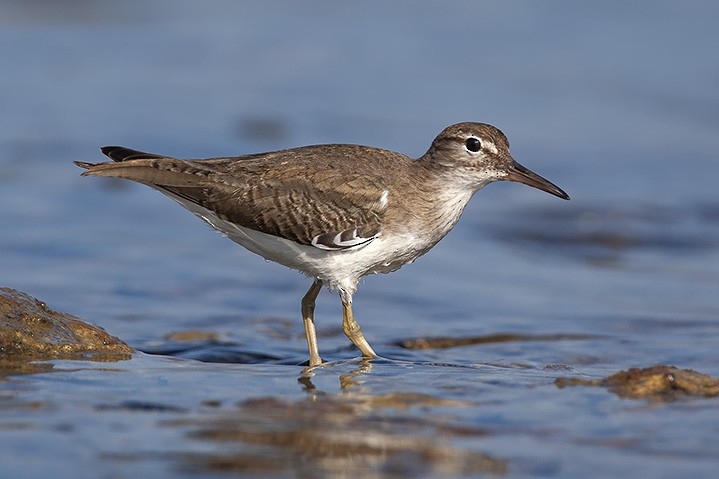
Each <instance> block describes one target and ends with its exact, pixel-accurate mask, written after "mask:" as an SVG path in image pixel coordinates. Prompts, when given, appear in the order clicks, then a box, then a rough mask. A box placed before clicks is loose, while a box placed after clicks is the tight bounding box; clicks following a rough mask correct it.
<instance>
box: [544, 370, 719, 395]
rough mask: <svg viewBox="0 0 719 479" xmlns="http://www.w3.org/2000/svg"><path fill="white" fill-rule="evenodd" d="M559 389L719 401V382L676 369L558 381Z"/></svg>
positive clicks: (696, 373) (559, 379) (698, 374)
mask: <svg viewBox="0 0 719 479" xmlns="http://www.w3.org/2000/svg"><path fill="white" fill-rule="evenodd" d="M556 385H557V386H559V387H560V388H561V387H565V386H604V387H606V388H608V389H609V390H610V391H612V392H613V393H615V394H616V395H617V396H619V397H625V398H631V399H660V400H662V401H673V400H675V399H679V398H681V397H685V396H703V397H716V396H718V395H719V378H715V377H712V376H709V375H706V374H702V373H698V372H696V371H694V370H692V369H679V368H677V367H675V366H665V365H658V366H650V367H647V368H631V369H629V370H628V371H619V372H618V373H615V374H612V375H611V376H607V377H606V378H604V379H579V378H558V379H557V380H556Z"/></svg>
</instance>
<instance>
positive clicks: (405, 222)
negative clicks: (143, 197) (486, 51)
mask: <svg viewBox="0 0 719 479" xmlns="http://www.w3.org/2000/svg"><path fill="white" fill-rule="evenodd" d="M101 151H102V153H104V154H105V155H106V156H107V157H108V158H110V159H111V160H113V161H112V162H105V163H84V162H75V164H76V165H78V166H80V167H82V168H85V169H86V170H87V171H85V172H83V175H96V176H110V177H115V178H125V179H128V180H133V181H136V182H138V183H142V184H145V185H148V186H150V187H152V188H155V189H157V190H159V191H160V192H162V193H163V194H165V195H167V196H169V197H170V198H172V199H173V200H175V201H177V202H178V203H180V204H181V205H182V206H184V207H185V208H187V209H188V210H190V211H191V212H192V213H194V214H195V215H197V216H199V217H200V218H201V219H203V220H204V221H206V222H207V223H209V224H210V225H211V226H212V227H214V228H216V229H218V230H219V231H221V232H222V233H224V234H225V235H227V236H228V237H229V238H230V239H232V240H233V241H235V242H237V243H239V244H241V245H242V246H244V247H245V248H247V249H249V250H250V251H252V252H253V253H256V254H259V255H260V256H263V257H264V258H266V259H269V260H272V261H276V262H278V263H280V264H283V265H285V266H288V267H290V268H294V269H297V270H299V271H302V272H303V273H305V274H307V275H308V276H310V277H312V278H314V282H313V283H312V286H310V289H309V290H308V291H307V293H306V294H305V296H304V297H303V298H302V318H303V320H304V326H305V333H306V335H307V344H308V348H309V365H310V366H318V365H320V364H322V359H321V357H320V354H319V350H318V347H317V335H316V332H315V324H314V309H315V299H316V298H317V295H318V294H319V292H320V289H322V286H326V287H328V288H329V289H330V290H337V291H339V296H340V299H341V301H342V310H343V322H342V329H343V331H344V333H345V334H346V335H347V337H348V338H349V339H350V341H352V343H353V344H354V345H355V346H356V347H357V348H358V349H359V350H360V351H361V353H362V355H363V356H366V357H377V354H376V353H375V352H374V350H373V349H372V347H371V346H370V345H369V343H368V342H367V340H366V339H365V338H364V335H363V334H362V331H361V330H360V327H359V324H358V323H357V321H355V319H354V316H353V314H352V294H353V293H354V292H355V290H356V289H357V284H358V282H359V280H360V278H362V277H363V276H365V275H368V274H374V273H389V272H391V271H395V270H397V269H399V268H401V267H402V266H404V265H405V264H409V263H412V262H413V261H414V260H415V259H417V258H418V257H419V256H421V255H423V254H424V253H426V252H427V251H429V250H430V249H431V248H432V247H433V246H434V245H435V244H437V242H439V241H440V240H441V239H442V238H444V237H445V235H447V233H448V232H449V231H450V230H451V229H452V228H453V227H454V225H455V224H456V223H457V221H458V220H459V217H460V215H461V214H462V211H463V210H464V208H465V206H466V205H467V203H468V202H469V200H470V198H471V197H472V195H473V194H474V193H475V192H476V191H477V190H479V189H480V188H482V187H483V186H485V185H487V184H489V183H491V182H493V181H498V180H509V181H517V182H520V183H524V184H526V185H529V186H533V187H535V188H538V189H540V190H543V191H546V192H547V193H551V194H553V195H555V196H558V197H559V198H563V199H565V200H568V199H569V196H568V195H567V194H566V193H565V192H564V191H562V190H561V189H560V188H559V187H557V186H556V185H554V184H552V183H551V182H549V181H548V180H546V179H544V178H542V177H541V176H539V175H537V174H536V173H533V172H531V171H529V170H528V169H526V168H525V167H523V166H522V165H520V164H519V163H517V162H515V161H514V159H512V156H511V155H510V153H509V142H508V141H507V137H506V136H504V134H503V133H502V132H501V131H500V130H499V129H497V128H495V127H493V126H491V125H488V124H484V123H458V124H456V125H452V126H450V127H447V128H446V129H444V130H443V131H442V132H441V133H440V134H439V135H438V136H437V138H435V139H434V141H433V142H432V145H431V146H430V148H429V150H427V152H426V153H425V154H424V155H422V156H421V157H420V158H417V159H413V158H410V157H408V156H405V155H403V154H400V153H395V152H392V151H388V150H383V149H379V148H372V147H369V146H360V145H344V144H334V145H316V146H305V147H300V148H291V149H287V150H281V151H274V152H269V153H260V154H254V155H245V156H237V157H222V158H209V159H202V160H179V159H176V158H172V157H168V156H161V155H155V154H151V153H143V152H141V151H136V150H131V149H129V148H123V147H120V146H106V147H104V148H101Z"/></svg>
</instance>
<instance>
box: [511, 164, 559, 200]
mask: <svg viewBox="0 0 719 479" xmlns="http://www.w3.org/2000/svg"><path fill="white" fill-rule="evenodd" d="M507 179H508V180H510V181H517V182H519V183H524V184H525V185H528V186H532V187H534V188H538V189H540V190H542V191H546V192H547V193H551V194H553V195H554V196H558V197H560V198H562V199H563V200H568V199H569V195H568V194H566V193H565V192H564V190H562V189H561V188H560V187H558V186H557V185H555V184H554V183H552V182H551V181H549V180H545V179H544V178H542V177H541V176H539V175H538V174H536V173H534V172H533V171H530V170H528V169H527V168H525V167H523V166H522V165H520V164H519V163H517V162H516V161H515V162H514V163H512V165H511V166H510V167H509V174H508V175H507Z"/></svg>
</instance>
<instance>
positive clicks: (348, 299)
mask: <svg viewBox="0 0 719 479" xmlns="http://www.w3.org/2000/svg"><path fill="white" fill-rule="evenodd" d="M340 299H341V300H342V330H343V331H344V333H345V335H347V337H348V338H349V340H350V341H352V343H353V344H354V345H355V346H357V348H358V349H359V350H360V351H362V356H366V357H368V358H376V357H377V353H375V352H374V350H373V349H372V346H370V345H369V343H368V342H367V340H366V339H365V338H364V336H363V335H362V330H361V329H360V325H359V324H358V323H357V321H355V318H354V315H353V314H352V295H351V294H350V293H348V292H347V291H344V290H342V289H341V290H340Z"/></svg>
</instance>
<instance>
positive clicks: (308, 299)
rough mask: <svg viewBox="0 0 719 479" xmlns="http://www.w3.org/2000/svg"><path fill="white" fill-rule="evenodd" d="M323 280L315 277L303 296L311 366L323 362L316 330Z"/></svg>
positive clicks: (303, 312) (303, 311)
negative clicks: (316, 317)
mask: <svg viewBox="0 0 719 479" xmlns="http://www.w3.org/2000/svg"><path fill="white" fill-rule="evenodd" d="M321 289H322V282H321V281H320V280H319V279H315V281H314V282H313V283H312V286H310V289H308V290H307V294H305V295H304V297H303V298H302V320H303V321H304V322H305V334H306V335H307V348H308V349H309V351H310V367H314V366H319V365H320V364H322V358H321V357H320V350H319V348H317V331H315V319H314V316H315V299H317V295H318V294H320V290H321Z"/></svg>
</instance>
